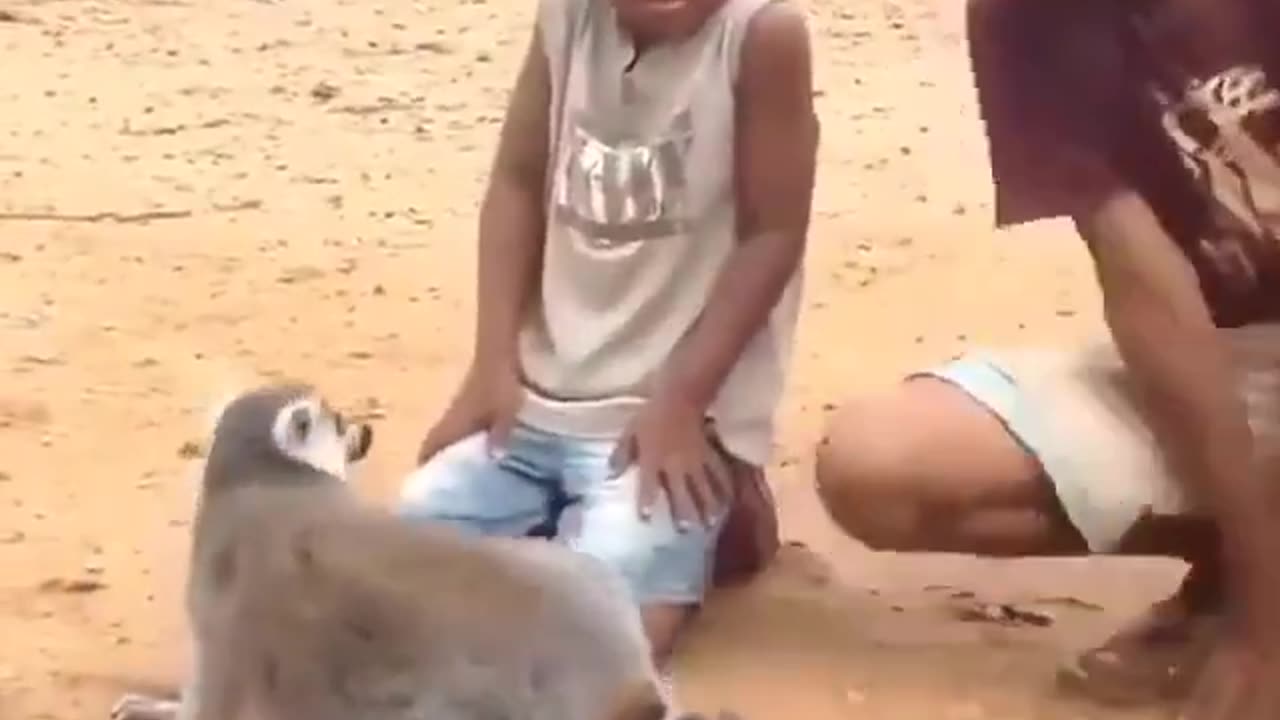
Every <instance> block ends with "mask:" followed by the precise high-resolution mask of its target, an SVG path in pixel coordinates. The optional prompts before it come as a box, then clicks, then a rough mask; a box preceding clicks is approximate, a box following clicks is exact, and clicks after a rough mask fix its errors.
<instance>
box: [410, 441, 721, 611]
mask: <svg viewBox="0 0 1280 720" xmlns="http://www.w3.org/2000/svg"><path fill="white" fill-rule="evenodd" d="M615 442H616V441H613V440H606V439H600V438H579V437H571V436H565V435H558V434H554V433H550V432H547V431H544V430H539V429H536V428H533V427H529V426H527V425H517V426H516V428H515V430H514V431H513V432H512V434H511V438H510V439H509V440H508V443H507V447H506V448H505V452H503V453H501V454H500V455H498V456H494V455H491V454H490V452H489V451H488V448H487V446H486V445H487V438H486V437H485V436H484V435H475V436H472V437H469V438H466V439H464V440H462V441H460V442H458V443H456V444H454V445H452V446H450V447H448V448H446V449H445V450H443V451H442V452H440V453H439V454H438V455H436V456H435V457H434V458H432V459H431V460H429V461H428V462H427V463H426V464H425V465H423V466H422V467H420V468H418V469H417V470H416V471H414V472H413V473H412V474H411V475H410V476H409V478H408V479H407V480H406V481H405V483H404V486H403V488H402V491H401V495H400V505H399V513H400V515H401V516H403V517H405V518H407V519H409V520H421V521H433V522H440V523H445V524H448V525H450V526H453V527H455V528H458V529H460V530H463V531H466V532H472V533H477V534H481V535H500V536H507V537H522V536H526V535H530V534H545V535H546V536H548V537H552V538H554V539H555V541H557V542H562V543H564V544H566V545H568V546H569V547H570V548H573V549H574V550H577V551H579V552H582V553H585V554H587V555H590V556H593V557H595V558H597V559H599V560H601V561H603V562H604V564H605V565H607V566H609V567H610V568H612V569H614V570H615V571H617V572H618V573H620V574H621V575H622V577H623V578H624V580H625V581H626V583H627V585H628V587H629V588H630V591H631V594H632V597H633V598H634V599H635V601H636V602H637V604H639V605H655V604H668V605H694V604H698V603H700V602H701V601H702V598H703V596H704V595H705V593H706V590H707V587H708V585H709V581H710V574H711V571H712V559H713V556H714V551H715V544H716V539H717V536H718V534H719V532H720V529H721V528H722V527H723V524H724V514H723V513H722V514H721V515H720V516H719V517H717V518H715V519H714V522H713V523H712V524H711V527H709V528H708V527H706V526H704V525H703V524H701V523H694V524H692V525H690V526H689V527H687V528H677V527H676V525H675V523H674V521H673V519H672V517H671V511H670V509H669V506H668V504H667V501H666V498H665V495H664V494H660V497H659V499H658V500H657V501H656V502H655V504H654V507H653V512H652V513H651V514H650V515H649V516H648V517H647V518H646V517H641V515H640V513H639V511H638V504H637V491H638V486H639V483H638V479H639V473H638V472H637V471H636V470H635V469H634V468H631V469H628V470H626V471H624V472H622V473H621V474H615V473H613V472H612V471H611V468H610V466H609V457H610V455H611V454H612V453H613V450H614V446H615ZM539 531H541V532H539Z"/></svg>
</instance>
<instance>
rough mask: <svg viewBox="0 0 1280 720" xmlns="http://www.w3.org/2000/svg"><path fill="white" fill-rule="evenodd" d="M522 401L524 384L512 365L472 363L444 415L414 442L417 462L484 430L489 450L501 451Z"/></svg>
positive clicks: (422, 462)
mask: <svg viewBox="0 0 1280 720" xmlns="http://www.w3.org/2000/svg"><path fill="white" fill-rule="evenodd" d="M523 401H524V388H523V386H522V385H521V383H520V375H519V373H518V372H517V371H516V369H515V368H514V367H509V366H502V367H498V368H484V367H479V366H472V368H471V370H470V371H468V372H467V376H466V378H464V379H463V381H462V387H461V388H459V389H458V392H457V394H456V395H454V396H453V400H452V401H451V402H450V403H449V407H448V409H446V410H445V411H444V415H441V416H440V419H439V420H437V421H436V424H435V425H434V426H432V428H431V429H430V430H428V431H427V436H426V437H425V438H423V439H422V444H421V445H419V446H418V464H419V465H422V464H425V463H426V462H427V461H428V460H430V459H431V458H432V457H434V456H435V455H436V453H438V452H440V451H441V450H444V449H445V448H447V447H449V446H450V445H453V444H454V443H456V442H459V441H461V440H464V439H466V438H468V437H471V436H472V435H475V434H476V433H480V432H487V433H488V436H489V437H488V444H489V452H490V453H491V454H494V455H498V454H501V453H502V452H503V451H504V450H505V449H506V445H507V439H508V438H509V437H510V436H511V429H512V427H514V426H515V422H516V415H517V414H518V413H519V412H520V405H521V403H522V402H523Z"/></svg>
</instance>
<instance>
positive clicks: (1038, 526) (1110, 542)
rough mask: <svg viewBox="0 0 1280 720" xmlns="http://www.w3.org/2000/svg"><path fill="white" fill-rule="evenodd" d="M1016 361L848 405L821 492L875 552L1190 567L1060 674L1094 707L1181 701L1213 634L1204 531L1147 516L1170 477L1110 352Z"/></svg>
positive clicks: (925, 380)
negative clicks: (1098, 556)
mask: <svg viewBox="0 0 1280 720" xmlns="http://www.w3.org/2000/svg"><path fill="white" fill-rule="evenodd" d="M1012 358H1013V360H1012V361H1010V362H1005V361H1004V360H1003V359H1002V358H997V357H994V356H970V357H965V358H961V359H960V360H957V361H955V362H953V363H950V364H948V365H946V366H943V367H942V368H939V369H937V370H934V371H930V372H928V373H926V374H923V375H920V376H917V377H914V378H912V379H909V380H907V381H906V382H904V383H903V384H901V385H900V386H898V387H897V388H894V389H892V390H890V391H889V392H887V393H884V394H882V395H880V396H877V397H870V398H861V399H855V400H853V401H850V402H848V403H846V404H845V405H844V407H842V408H841V409H840V410H839V411H838V412H837V413H836V414H835V415H834V416H833V417H832V419H831V421H830V423H829V425H828V427H827V431H826V435H825V438H824V440H823V442H822V445H821V446H820V447H819V449H818V451H817V458H816V467H817V477H816V482H817V488H818V492H819V494H820V496H821V498H822V500H823V502H824V504H825V506H826V507H827V510H828V511H829V513H830V514H831V516H832V517H833V518H834V519H835V521H836V522H837V523H838V524H839V525H840V526H841V527H842V528H843V529H844V530H845V531H846V532H847V533H849V534H850V535H851V536H853V537H854V538H857V539H859V540H861V541H863V542H864V543H866V544H867V545H868V546H870V547H872V548H873V549H877V550H896V551H922V552H930V551H936V552H960V553H973V554H978V555H985V556H1004V557H1010V556H1050V555H1077V554H1087V553H1090V552H1100V553H1125V554H1145V555H1163V556H1169V557H1177V558H1182V559H1185V560H1187V561H1188V562H1190V563H1191V565H1192V571H1191V572H1190V573H1189V574H1188V576H1187V579H1186V581H1185V582H1184V583H1183V585H1182V587H1181V588H1179V589H1178V591H1177V592H1175V593H1174V594H1173V595H1172V596H1171V597H1170V598H1168V599H1167V600H1164V601H1162V602H1160V603H1158V604H1156V605H1155V606H1154V607H1153V608H1152V609H1151V610H1150V611H1149V612H1148V613H1146V614H1144V615H1143V616H1141V617H1140V618H1138V619H1136V620H1135V621H1134V622H1133V623H1131V624H1129V625H1127V626H1126V627H1124V628H1123V629H1122V630H1121V631H1120V632H1118V633H1117V634H1116V635H1115V636H1113V637H1112V638H1111V639H1110V640H1108V641H1107V642H1106V643H1104V644H1103V645H1102V646H1100V647H1097V648H1094V649H1092V650H1090V651H1088V652H1085V653H1083V654H1082V655H1080V656H1079V657H1077V658H1073V659H1072V660H1071V661H1070V662H1069V663H1067V665H1066V666H1065V667H1064V669H1063V672H1062V673H1061V676H1060V677H1061V679H1062V680H1064V681H1066V684H1067V685H1068V686H1069V687H1070V688H1072V689H1074V690H1078V691H1082V692H1083V693H1084V694H1086V695H1088V696H1090V697H1092V698H1094V699H1098V700H1105V701H1110V702H1152V701H1156V700H1162V699H1167V698H1170V697H1176V696H1177V695H1178V694H1180V693H1181V692H1184V691H1185V690H1186V688H1187V686H1188V684H1189V678H1190V677H1193V676H1194V673H1195V672H1196V671H1197V670H1198V668H1199V664H1200V662H1201V661H1202V660H1203V658H1204V655H1205V650H1206V648H1207V647H1208V645H1209V640H1211V639H1212V636H1213V633H1214V628H1215V627H1216V621H1217V617H1218V616H1217V609H1218V600H1219V599H1220V589H1221V586H1220V583H1219V578H1218V573H1217V564H1216V552H1215V543H1216V537H1215V533H1214V532H1213V529H1212V527H1211V526H1208V525H1207V524H1206V523H1204V522H1203V521H1195V520H1192V519H1188V518H1185V517H1176V516H1165V517H1156V516H1153V515H1152V514H1150V509H1151V508H1152V507H1153V506H1156V505H1159V504H1160V501H1159V497H1160V495H1161V493H1162V490H1161V487H1162V486H1163V485H1165V484H1167V478H1163V476H1162V474H1161V473H1162V469H1161V468H1160V467H1159V464H1158V463H1153V462H1152V461H1151V458H1152V457H1153V456H1154V454H1153V453H1152V452H1151V450H1150V443H1151V440H1150V433H1149V431H1147V430H1146V428H1145V427H1144V425H1143V423H1142V422H1141V419H1140V416H1139V415H1138V414H1137V413H1136V411H1134V409H1133V408H1131V407H1127V406H1126V405H1125V397H1126V395H1125V394H1124V393H1123V392H1119V391H1118V384H1119V383H1120V382H1121V381H1120V380H1119V379H1120V378H1123V370H1122V369H1121V368H1120V366H1119V365H1118V362H1117V361H1116V359H1115V358H1114V357H1113V354H1112V353H1111V352H1110V351H1107V350H1105V349H1104V351H1103V352H1102V354H1101V355H1097V354H1090V353H1061V354H1053V353H1040V354H1037V355H1016V354H1015V355H1013V356H1012ZM1099 358H1102V359H1101V360H1100V359H1099Z"/></svg>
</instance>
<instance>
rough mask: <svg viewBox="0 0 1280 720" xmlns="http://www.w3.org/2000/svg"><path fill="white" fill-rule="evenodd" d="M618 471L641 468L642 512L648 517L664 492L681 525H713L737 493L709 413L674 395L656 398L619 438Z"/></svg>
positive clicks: (678, 525)
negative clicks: (710, 429) (709, 422)
mask: <svg viewBox="0 0 1280 720" xmlns="http://www.w3.org/2000/svg"><path fill="white" fill-rule="evenodd" d="M611 463H612V465H613V469H614V472H619V473H620V472H622V471H624V470H626V469H627V468H629V467H631V466H633V465H634V466H635V467H637V468H638V470H639V472H640V491H639V511H640V514H641V515H642V516H644V517H649V515H650V514H651V513H652V511H653V504H654V501H655V499H656V498H657V495H658V492H659V490H662V491H665V492H666V494H667V500H668V502H669V504H670V506H671V514H672V517H673V519H674V520H675V523H676V527H677V528H679V529H682V530H683V529H687V528H688V527H689V526H690V525H691V524H693V523H695V522H702V523H704V524H706V525H710V524H711V522H712V520H713V518H715V517H716V516H717V514H718V513H719V512H720V510H721V509H722V508H723V507H724V506H725V504H726V503H728V502H729V500H730V499H731V497H732V484H731V483H732V476H731V472H730V469H729V467H728V465H727V463H726V462H725V458H724V457H723V456H722V455H721V454H720V451H719V450H718V449H717V448H716V446H715V443H713V442H712V440H711V437H710V435H709V433H708V428H707V420H706V417H705V415H704V414H703V413H702V411H701V410H699V409H698V408H697V407H695V406H694V405H693V404H691V403H688V402H685V401H683V400H681V399H680V398H678V397H673V396H671V395H669V394H658V395H655V396H654V397H652V398H651V399H650V400H649V401H648V402H647V403H645V405H644V407H643V408H642V409H641V411H640V412H639V414H637V415H636V417H635V419H634V420H633V421H632V423H631V427H630V428H629V429H628V430H627V432H626V433H625V434H624V435H623V437H622V439H621V440H620V441H619V442H618V447H617V450H616V451H615V452H614V455H613V459H612V461H611Z"/></svg>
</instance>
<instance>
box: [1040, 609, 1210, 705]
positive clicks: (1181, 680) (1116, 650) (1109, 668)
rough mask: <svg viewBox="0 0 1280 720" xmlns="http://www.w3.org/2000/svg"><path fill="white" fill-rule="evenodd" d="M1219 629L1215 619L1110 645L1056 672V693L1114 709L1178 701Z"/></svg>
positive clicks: (1155, 630)
mask: <svg viewBox="0 0 1280 720" xmlns="http://www.w3.org/2000/svg"><path fill="white" fill-rule="evenodd" d="M1220 625H1221V622H1220V618H1218V617H1217V616H1204V617H1200V618H1195V619H1192V620H1190V621H1189V622H1188V623H1187V624H1185V625H1179V626H1178V627H1176V628H1174V627H1171V626H1165V627H1160V626H1159V625H1157V626H1156V627H1153V628H1150V629H1148V630H1146V631H1143V632H1140V633H1138V634H1137V635H1136V636H1128V637H1123V638H1116V639H1113V640H1111V641H1109V642H1108V643H1106V644H1105V645H1103V646H1102V647H1099V648H1096V649H1094V650H1090V651H1087V652H1084V653H1081V654H1080V655H1077V656H1076V657H1074V658H1072V659H1071V660H1070V661H1068V662H1067V663H1065V664H1064V665H1063V666H1062V667H1061V668H1059V670H1058V677H1057V680H1058V687H1059V689H1060V690H1062V691H1064V692H1066V693H1067V694H1070V695H1074V696H1078V697H1082V698H1085V699H1088V700H1091V701H1093V702H1098V703H1101V704H1104V705H1111V706H1115V707H1133V706H1138V705H1150V704H1158V703H1168V702H1174V701H1179V700H1183V699H1185V698H1186V697H1187V695H1188V694H1189V693H1190V691H1191V688H1192V686H1193V685H1194V683H1195V679H1196V677H1197V676H1198V675H1199V674H1200V670H1201V669H1202V668H1203V667H1204V664H1205V662H1207V661H1208V658H1209V655H1210V653H1212V651H1213V647H1214V644H1215V641H1216V639H1217V638H1218V636H1219V632H1218V630H1219V627H1220Z"/></svg>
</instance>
